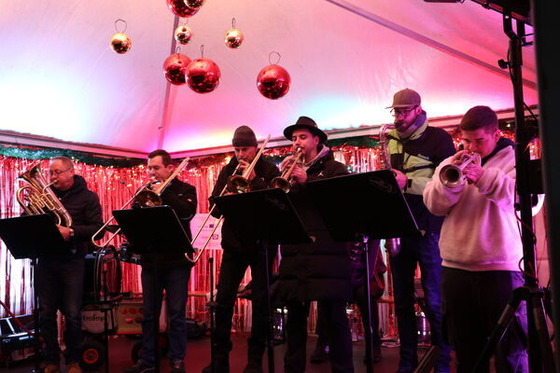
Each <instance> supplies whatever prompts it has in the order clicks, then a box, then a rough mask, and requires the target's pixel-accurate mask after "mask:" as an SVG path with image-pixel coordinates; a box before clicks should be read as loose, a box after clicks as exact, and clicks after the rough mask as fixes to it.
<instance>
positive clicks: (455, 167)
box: [439, 153, 480, 188]
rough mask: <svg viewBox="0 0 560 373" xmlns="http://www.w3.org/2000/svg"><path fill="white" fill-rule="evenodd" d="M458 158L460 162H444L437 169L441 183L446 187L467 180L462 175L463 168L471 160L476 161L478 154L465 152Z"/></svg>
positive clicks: (478, 158) (454, 185)
mask: <svg viewBox="0 0 560 373" xmlns="http://www.w3.org/2000/svg"><path fill="white" fill-rule="evenodd" d="M459 160H460V162H461V163H460V164H446V165H445V166H443V167H442V168H441V170H440V171H439V179H440V180H441V183H442V184H443V185H445V186H446V187H448V188H454V187H457V186H460V185H464V184H465V183H466V182H467V178H466V177H465V175H463V169H464V168H465V167H467V165H468V164H470V163H472V162H476V163H478V162H479V161H480V154H478V153H472V154H468V153H465V154H463V155H462V156H461V157H460V158H459Z"/></svg>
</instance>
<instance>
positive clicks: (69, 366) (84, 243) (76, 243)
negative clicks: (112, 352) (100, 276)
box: [36, 156, 103, 373]
mask: <svg viewBox="0 0 560 373" xmlns="http://www.w3.org/2000/svg"><path fill="white" fill-rule="evenodd" d="M49 176H50V180H49V181H50V182H51V183H52V185H51V188H52V191H53V193H54V194H55V195H56V197H57V198H59V199H60V202H61V203H62V205H63V206H64V208H65V209H66V211H67V212H68V214H69V215H70V217H71V218H72V224H71V225H70V226H63V225H58V226H57V227H58V230H59V231H60V234H61V235H62V238H63V239H64V242H65V249H66V250H63V253H62V254H57V255H43V256H41V257H40V258H39V261H38V264H37V272H36V284H37V294H38V297H39V303H40V306H41V313H40V324H39V326H40V330H41V336H42V338H43V340H44V349H43V359H44V367H43V372H44V373H58V372H60V347H59V344H58V327H57V315H56V314H57V311H58V310H60V312H61V313H62V314H63V315H64V321H65V331H64V344H65V345H66V350H65V351H64V357H65V362H66V372H67V373H79V372H81V369H80V366H79V362H80V360H81V356H82V351H81V346H82V341H83V338H82V314H81V309H82V294H83V291H84V266H85V255H86V254H87V248H88V245H89V243H90V239H91V236H92V235H93V234H94V233H95V232H97V230H99V228H100V227H101V225H103V218H102V216H101V205H100V203H99V197H98V196H97V194H95V193H94V192H92V191H91V190H89V189H88V187H87V184H86V181H85V179H84V178H83V177H82V176H79V175H76V174H75V173H74V164H73V162H72V160H71V159H70V158H68V157H63V156H60V157H54V158H52V159H51V161H50V165H49Z"/></svg>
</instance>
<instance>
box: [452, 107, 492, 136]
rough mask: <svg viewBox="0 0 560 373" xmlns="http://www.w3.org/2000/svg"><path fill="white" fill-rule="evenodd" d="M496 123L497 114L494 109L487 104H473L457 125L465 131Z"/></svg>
mask: <svg viewBox="0 0 560 373" xmlns="http://www.w3.org/2000/svg"><path fill="white" fill-rule="evenodd" d="M497 125H498V116H497V115H496V113H495V112H494V110H492V109H490V108H489V107H488V106H474V107H472V108H470V109H469V110H468V111H467V112H466V113H465V115H463V119H461V124H460V125H459V127H460V128H461V129H462V130H465V131H473V130H477V129H479V128H488V127H492V126H497Z"/></svg>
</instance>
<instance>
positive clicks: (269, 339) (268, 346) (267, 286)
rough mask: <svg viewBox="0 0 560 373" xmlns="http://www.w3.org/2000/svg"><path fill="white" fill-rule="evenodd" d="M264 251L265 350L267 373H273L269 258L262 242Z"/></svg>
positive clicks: (264, 243)
mask: <svg viewBox="0 0 560 373" xmlns="http://www.w3.org/2000/svg"><path fill="white" fill-rule="evenodd" d="M263 249H264V254H263V255H264V265H265V281H266V282H265V287H264V288H265V291H266V293H265V296H266V309H267V311H266V312H267V321H268V323H267V325H268V327H267V328H266V350H267V357H268V372H269V373H274V344H273V341H272V338H273V336H274V332H273V320H272V301H271V299H270V263H269V262H270V258H269V255H268V250H269V245H268V244H267V242H263Z"/></svg>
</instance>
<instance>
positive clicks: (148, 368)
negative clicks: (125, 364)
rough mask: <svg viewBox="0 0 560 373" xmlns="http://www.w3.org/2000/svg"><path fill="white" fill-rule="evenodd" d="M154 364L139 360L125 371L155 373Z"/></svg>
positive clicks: (125, 372)
mask: <svg viewBox="0 0 560 373" xmlns="http://www.w3.org/2000/svg"><path fill="white" fill-rule="evenodd" d="M154 371H155V369H154V366H153V365H150V364H148V363H146V362H145V361H143V360H138V362H137V363H136V364H134V365H133V366H131V367H130V368H128V369H127V370H125V371H124V373H153V372H154Z"/></svg>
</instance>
